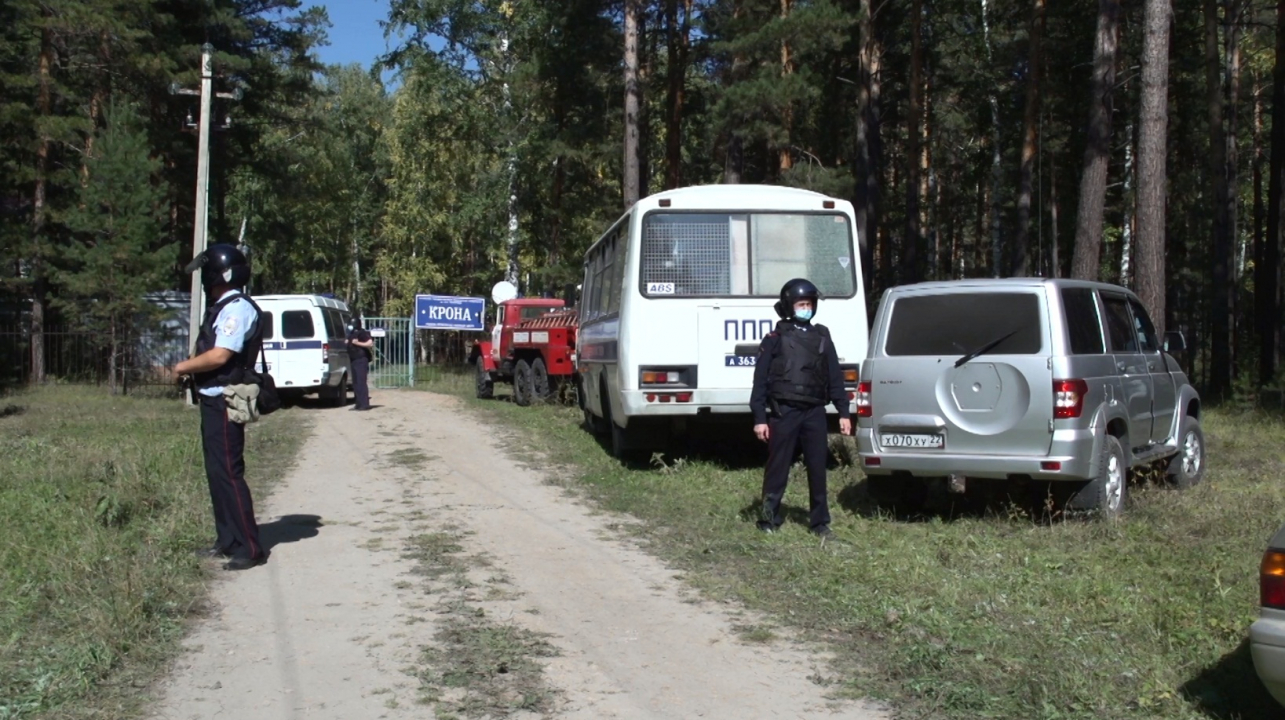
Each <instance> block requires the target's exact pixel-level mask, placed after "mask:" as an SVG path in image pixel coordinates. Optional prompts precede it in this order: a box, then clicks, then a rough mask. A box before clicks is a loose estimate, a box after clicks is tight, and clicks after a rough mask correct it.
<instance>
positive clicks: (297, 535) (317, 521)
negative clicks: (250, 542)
mask: <svg viewBox="0 0 1285 720" xmlns="http://www.w3.org/2000/svg"><path fill="white" fill-rule="evenodd" d="M322 525H323V523H322V522H321V516H320V515H282V516H281V517H279V518H277V519H275V520H270V521H268V522H266V523H261V524H260V525H259V541H260V542H262V543H263V546H264V547H265V548H267V549H268V550H271V549H272V548H274V547H276V546H277V545H280V544H281V543H292V542H298V541H300V540H306V539H308V538H313V537H317V533H318V532H319V531H320V528H321V527H322Z"/></svg>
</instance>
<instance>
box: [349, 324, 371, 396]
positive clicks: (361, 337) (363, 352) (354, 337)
mask: <svg viewBox="0 0 1285 720" xmlns="http://www.w3.org/2000/svg"><path fill="white" fill-rule="evenodd" d="M373 347H375V340H374V339H373V338H371V336H370V331H369V330H367V329H366V328H364V327H362V324H361V318H353V321H352V328H351V329H349V331H348V359H349V362H351V363H352V394H353V410H369V409H370V385H369V384H368V382H367V378H368V377H369V373H370V359H371V358H370V353H371V348H373Z"/></svg>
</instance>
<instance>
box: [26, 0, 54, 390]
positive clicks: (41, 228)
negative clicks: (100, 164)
mask: <svg viewBox="0 0 1285 720" xmlns="http://www.w3.org/2000/svg"><path fill="white" fill-rule="evenodd" d="M41 14H42V15H43V16H44V18H45V20H46V22H48V20H49V17H50V14H51V13H50V11H49V9H48V8H45V9H43V10H42V11H41ZM53 54H54V47H53V38H52V37H51V31H50V30H49V28H48V27H44V28H42V29H41V31H40V57H39V59H38V61H37V62H38V66H37V71H36V72H37V75H36V111H37V112H38V113H39V117H40V118H43V119H45V120H46V121H47V120H48V119H49V118H50V116H51V115H52V114H53V77H52V76H51V73H52V71H53ZM46 125H47V123H41V124H38V125H37V127H38V128H41V129H40V131H39V132H40V137H39V138H38V140H37V144H36V177H35V190H34V192H33V194H32V201H31V281H32V282H31V378H30V382H31V383H32V384H40V383H44V381H45V309H46V305H47V303H48V299H47V298H46V297H45V293H46V290H47V288H46V281H45V254H46V252H47V251H48V247H47V243H46V240H47V238H46V237H45V232H46V229H47V227H46V226H47V224H48V214H49V209H48V206H47V202H48V198H47V197H46V190H47V186H48V182H49V152H50V149H51V148H50V146H51V145H52V144H53V139H52V138H50V137H49V134H48V131H47V130H45V129H44V128H45V126H46Z"/></svg>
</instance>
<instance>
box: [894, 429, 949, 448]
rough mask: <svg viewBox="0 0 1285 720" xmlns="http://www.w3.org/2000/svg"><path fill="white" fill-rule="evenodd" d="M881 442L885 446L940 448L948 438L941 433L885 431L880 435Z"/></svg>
mask: <svg viewBox="0 0 1285 720" xmlns="http://www.w3.org/2000/svg"><path fill="white" fill-rule="evenodd" d="M879 444H880V445H883V446H884V447H895V448H930V449H938V448H942V447H945V445H946V438H945V437H943V436H941V435H914V434H908V433H883V434H881V435H880V436H879Z"/></svg>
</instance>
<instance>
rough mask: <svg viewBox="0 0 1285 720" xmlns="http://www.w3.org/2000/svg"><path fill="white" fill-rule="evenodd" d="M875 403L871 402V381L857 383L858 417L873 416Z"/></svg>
mask: <svg viewBox="0 0 1285 720" xmlns="http://www.w3.org/2000/svg"><path fill="white" fill-rule="evenodd" d="M874 412H875V409H874V405H872V404H871V402H870V381H869V380H866V381H864V382H861V383H857V417H873V416H874Z"/></svg>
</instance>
